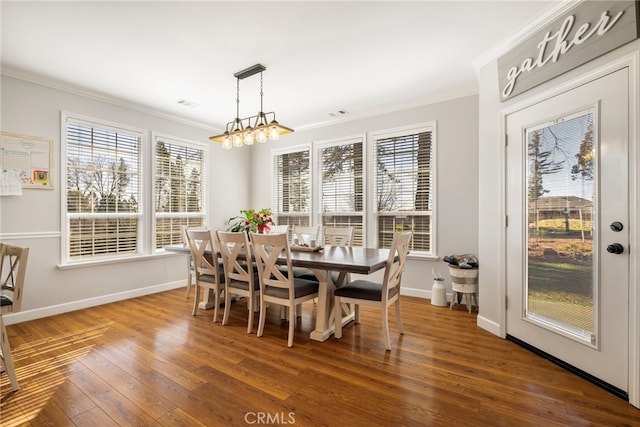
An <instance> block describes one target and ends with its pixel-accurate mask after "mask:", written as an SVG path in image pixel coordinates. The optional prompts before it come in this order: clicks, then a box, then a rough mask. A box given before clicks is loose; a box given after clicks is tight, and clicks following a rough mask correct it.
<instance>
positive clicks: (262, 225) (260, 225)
mask: <svg viewBox="0 0 640 427" xmlns="http://www.w3.org/2000/svg"><path fill="white" fill-rule="evenodd" d="M240 213H241V214H242V215H239V216H234V217H231V218H229V219H228V220H227V225H228V226H229V228H227V231H235V232H238V231H246V232H247V233H248V232H253V233H268V232H269V230H271V227H269V226H270V225H274V222H273V217H272V212H271V209H269V208H263V209H260V210H259V211H256V210H253V209H247V210H243V211H240Z"/></svg>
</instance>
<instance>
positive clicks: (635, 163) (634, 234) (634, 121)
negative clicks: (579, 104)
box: [628, 51, 640, 408]
mask: <svg viewBox="0 0 640 427" xmlns="http://www.w3.org/2000/svg"><path fill="white" fill-rule="evenodd" d="M629 64H630V66H629V218H635V219H636V224H635V229H634V228H633V227H632V228H631V229H630V230H629V243H630V246H631V254H630V255H629V256H630V257H631V259H630V270H629V283H630V284H632V285H631V286H629V391H628V394H629V403H630V404H632V405H633V406H635V407H636V408H640V286H639V285H638V284H640V224H639V223H638V218H640V170H639V169H640V123H639V119H638V117H640V83H639V82H638V81H639V80H640V53H639V52H638V51H636V52H635V53H634V54H633V55H631V57H630V58H629ZM634 159H635V160H634ZM633 257H635V259H633ZM633 284H635V286H633Z"/></svg>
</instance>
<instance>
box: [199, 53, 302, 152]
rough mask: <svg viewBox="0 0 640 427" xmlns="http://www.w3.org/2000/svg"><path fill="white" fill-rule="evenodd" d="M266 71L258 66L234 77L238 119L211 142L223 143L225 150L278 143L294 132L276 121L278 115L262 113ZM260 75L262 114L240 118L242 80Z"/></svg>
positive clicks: (263, 67) (228, 124)
mask: <svg viewBox="0 0 640 427" xmlns="http://www.w3.org/2000/svg"><path fill="white" fill-rule="evenodd" d="M266 69H267V68H266V67H265V66H264V65H261V64H256V65H252V66H251V67H249V68H246V69H244V70H242V71H238V72H237V73H235V74H234V75H233V76H234V77H235V78H236V118H235V119H234V120H232V121H230V122H229V123H227V125H226V127H225V130H224V133H222V134H220V135H215V136H211V137H209V139H210V140H212V141H215V142H219V143H221V144H222V147H223V148H226V149H230V148H232V147H242V146H243V145H252V144H253V143H254V142H256V141H257V142H259V143H264V142H266V141H267V139H270V140H272V141H277V140H278V139H279V138H280V135H284V134H287V133H290V132H293V129H291V128H288V127H286V126H283V125H281V124H280V123H278V122H277V121H276V113H274V112H273V111H271V112H268V113H264V112H263V111H262V110H263V108H262V95H263V91H262V72H263V71H264V70H266ZM258 73H260V112H259V113H258V114H256V115H255V116H250V117H244V118H240V80H241V79H245V78H247V77H251V76H253V75H255V74H258Z"/></svg>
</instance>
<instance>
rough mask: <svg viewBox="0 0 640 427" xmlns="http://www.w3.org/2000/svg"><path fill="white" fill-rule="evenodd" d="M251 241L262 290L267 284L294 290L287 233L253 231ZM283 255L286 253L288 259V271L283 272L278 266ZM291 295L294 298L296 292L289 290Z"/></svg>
mask: <svg viewBox="0 0 640 427" xmlns="http://www.w3.org/2000/svg"><path fill="white" fill-rule="evenodd" d="M251 243H253V254H254V256H255V259H256V263H257V264H258V274H259V276H260V288H261V289H262V292H264V289H265V288H266V287H267V286H275V287H278V288H288V289H290V290H293V280H294V279H293V271H292V268H291V254H290V252H289V240H288V239H287V235H286V234H257V233H251ZM281 255H284V257H285V258H286V260H287V273H283V272H282V271H281V270H280V269H279V268H278V258H279V257H280V256H281ZM289 297H290V298H293V297H294V292H289Z"/></svg>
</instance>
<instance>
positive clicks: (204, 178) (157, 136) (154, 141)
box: [148, 131, 210, 253]
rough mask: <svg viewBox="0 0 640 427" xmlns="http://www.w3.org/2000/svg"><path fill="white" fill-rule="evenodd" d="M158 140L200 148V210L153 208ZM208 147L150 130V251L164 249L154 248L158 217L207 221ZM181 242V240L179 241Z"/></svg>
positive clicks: (161, 250)
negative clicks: (174, 210) (168, 210)
mask: <svg viewBox="0 0 640 427" xmlns="http://www.w3.org/2000/svg"><path fill="white" fill-rule="evenodd" d="M160 140H166V141H164V142H168V143H171V144H173V145H177V146H182V147H188V148H191V149H196V150H201V151H202V169H203V171H202V174H201V179H200V185H201V189H200V193H201V210H200V211H199V212H188V211H185V212H156V209H155V201H156V192H157V189H156V185H155V182H156V178H157V173H156V172H157V170H156V166H157V165H156V161H157V153H156V147H157V145H158V143H159V142H161V141H160ZM209 147H210V145H209V144H207V143H205V142H196V141H192V140H189V139H185V138H180V137H176V136H171V135H167V134H164V133H160V132H153V131H152V132H151V149H150V158H151V159H150V162H151V167H150V175H151V179H150V180H149V182H150V186H151V191H150V192H149V193H151V196H150V200H149V203H148V206H149V207H150V208H149V215H150V216H151V221H150V223H151V224H150V236H151V242H150V246H149V247H150V248H151V252H152V253H163V252H165V250H164V249H163V248H156V243H157V233H156V225H157V220H158V218H172V217H173V218H201V219H202V221H201V222H202V224H208V223H209V209H208V206H209V167H208V166H209ZM180 243H182V241H181V242H180Z"/></svg>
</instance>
